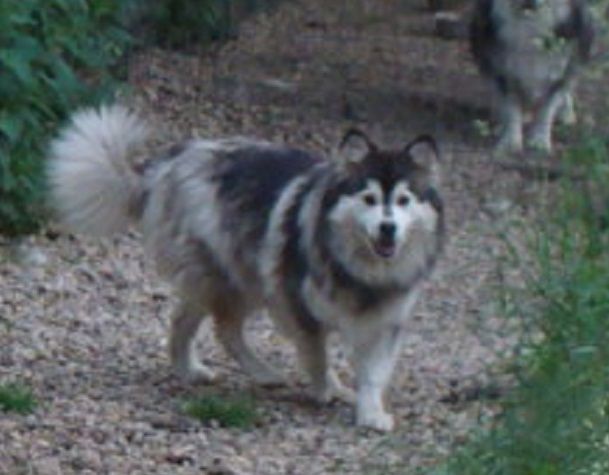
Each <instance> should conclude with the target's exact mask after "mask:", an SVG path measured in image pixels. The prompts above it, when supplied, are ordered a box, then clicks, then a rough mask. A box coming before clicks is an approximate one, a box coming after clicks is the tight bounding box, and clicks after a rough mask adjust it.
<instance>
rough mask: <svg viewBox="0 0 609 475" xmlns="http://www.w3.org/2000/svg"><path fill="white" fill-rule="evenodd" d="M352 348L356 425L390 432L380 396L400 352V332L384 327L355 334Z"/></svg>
mask: <svg viewBox="0 0 609 475" xmlns="http://www.w3.org/2000/svg"><path fill="white" fill-rule="evenodd" d="M358 333H359V334H358V335H356V340H357V341H356V342H355V345H354V353H353V357H354V364H355V373H356V380H357V408H356V418H357V425H359V426H363V427H369V428H372V429H375V430H379V431H390V430H392V429H393V426H394V421H393V416H392V415H391V414H389V413H388V412H386V411H385V408H384V405H383V393H384V391H385V388H386V386H387V384H388V382H389V379H390V378H391V374H392V373H393V369H394V367H395V362H396V360H397V356H398V354H399V350H400V344H401V339H402V329H401V327H400V326H399V325H397V324H394V325H386V326H384V327H381V328H378V329H373V330H371V329H370V328H366V331H364V329H362V331H360V332H358Z"/></svg>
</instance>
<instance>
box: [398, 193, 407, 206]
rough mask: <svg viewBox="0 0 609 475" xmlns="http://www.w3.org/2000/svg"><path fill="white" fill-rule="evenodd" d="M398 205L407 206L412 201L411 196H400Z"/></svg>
mask: <svg viewBox="0 0 609 475" xmlns="http://www.w3.org/2000/svg"><path fill="white" fill-rule="evenodd" d="M397 202H398V206H407V205H408V203H410V198H409V197H408V196H406V195H400V196H398V201H397Z"/></svg>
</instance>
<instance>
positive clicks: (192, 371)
mask: <svg viewBox="0 0 609 475" xmlns="http://www.w3.org/2000/svg"><path fill="white" fill-rule="evenodd" d="M174 372H175V373H176V375H177V376H178V377H179V378H180V379H182V380H183V381H186V382H188V383H211V382H213V381H214V380H215V379H216V373H215V372H214V371H212V370H211V369H209V368H208V367H207V366H205V365H204V364H203V363H199V362H190V363H189V364H188V365H187V366H186V365H185V366H175V367H174Z"/></svg>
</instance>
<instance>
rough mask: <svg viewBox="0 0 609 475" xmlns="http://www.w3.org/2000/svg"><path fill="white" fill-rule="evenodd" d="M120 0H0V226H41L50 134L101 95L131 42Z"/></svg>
mask: <svg viewBox="0 0 609 475" xmlns="http://www.w3.org/2000/svg"><path fill="white" fill-rule="evenodd" d="M120 4H121V3H120V1H119V0H88V1H85V0H0V71H2V74H0V97H1V98H2V102H1V108H0V233H3V234H6V235H19V234H23V233H27V232H31V231H33V230H35V229H36V228H37V226H38V225H39V223H40V220H41V217H42V211H43V210H42V206H41V204H42V201H43V196H44V188H45V187H44V173H43V167H44V162H43V159H42V157H43V156H44V153H45V151H44V149H45V145H46V141H47V138H48V137H49V135H50V134H51V133H52V132H53V131H54V129H55V127H56V125H57V123H58V122H60V121H62V120H63V119H64V118H65V117H66V116H67V114H68V113H69V112H71V111H72V110H73V109H74V108H75V107H77V106H80V105H83V104H91V103H96V102H99V101H100V100H101V99H103V98H105V97H107V96H108V95H109V93H110V91H111V90H112V86H113V85H114V83H113V80H112V78H111V75H110V72H109V71H110V68H111V67H113V66H114V65H115V64H116V61H117V59H118V58H119V57H120V56H121V55H122V53H123V51H124V48H125V46H126V44H127V42H128V36H127V34H126V33H125V32H124V31H123V30H122V29H121V28H119V27H118V25H119V18H120V17H121V14H122V10H121V8H120Z"/></svg>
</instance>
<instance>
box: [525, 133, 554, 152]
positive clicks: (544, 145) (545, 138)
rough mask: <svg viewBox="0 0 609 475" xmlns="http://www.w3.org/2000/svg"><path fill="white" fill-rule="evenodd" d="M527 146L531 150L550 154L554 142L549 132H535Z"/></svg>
mask: <svg viewBox="0 0 609 475" xmlns="http://www.w3.org/2000/svg"><path fill="white" fill-rule="evenodd" d="M527 145H528V146H529V148H531V150H535V151H538V152H543V153H550V152H551V151H552V140H551V139H550V134H549V133H547V132H533V133H532V134H531V137H530V138H529V140H528V143H527Z"/></svg>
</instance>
